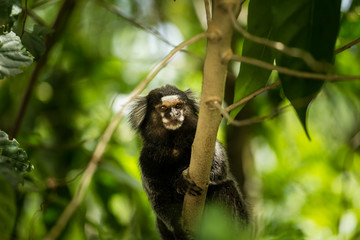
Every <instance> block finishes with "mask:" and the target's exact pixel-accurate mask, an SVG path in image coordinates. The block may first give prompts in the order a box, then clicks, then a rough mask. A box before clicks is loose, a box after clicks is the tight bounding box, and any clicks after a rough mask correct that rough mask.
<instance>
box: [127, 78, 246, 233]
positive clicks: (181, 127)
mask: <svg viewBox="0 0 360 240" xmlns="http://www.w3.org/2000/svg"><path fill="white" fill-rule="evenodd" d="M198 111H199V105H198V102H197V101H196V99H195V96H194V94H193V93H192V92H191V91H190V90H186V91H185V92H183V91H181V90H179V89H177V88H176V87H174V86H171V85H166V86H164V87H161V88H157V89H154V90H152V91H151V92H150V93H149V94H148V95H147V96H145V97H138V98H137V99H136V100H135V101H134V103H133V104H132V106H131V112H130V123H131V125H132V127H133V128H134V129H135V130H137V131H138V132H139V133H140V134H141V137H142V139H143V147H142V150H141V155H140V159H139V162H140V169H141V176H142V182H143V186H144V188H145V191H146V193H147V195H148V198H149V201H150V203H151V205H152V208H153V210H154V212H155V214H156V217H157V227H158V229H159V232H160V235H161V237H162V239H166V240H168V239H169V240H170V239H189V237H190V236H188V235H187V234H186V233H185V232H184V231H183V230H182V228H181V224H180V217H181V212H182V206H183V199H184V194H185V193H186V192H189V193H190V194H192V195H199V194H200V193H201V192H202V190H203V189H201V188H200V187H198V186H196V185H195V183H194V182H193V181H192V180H191V179H190V177H189V175H188V171H187V169H188V167H189V163H190V156H191V145H192V144H193V141H194V137H195V131H196V125H197V120H198V116H197V113H198ZM209 201H215V202H217V203H220V204H222V205H224V207H225V208H227V209H228V210H230V211H231V213H232V214H233V216H234V218H235V219H237V220H239V221H240V222H241V223H243V224H246V223H247V222H248V220H249V214H248V210H247V207H246V204H245V202H244V200H243V197H242V195H241V193H240V191H239V190H238V187H237V183H236V182H235V181H234V179H233V177H232V176H231V175H230V173H229V172H228V163H227V154H226V151H225V149H224V147H223V146H222V144H221V143H220V142H218V141H217V142H216V146H215V154H214V159H213V163H212V167H211V172H210V179H209V187H208V191H207V197H206V202H209Z"/></svg>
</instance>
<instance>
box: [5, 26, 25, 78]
mask: <svg viewBox="0 0 360 240" xmlns="http://www.w3.org/2000/svg"><path fill="white" fill-rule="evenodd" d="M31 63H32V58H31V57H30V56H29V55H28V54H27V53H26V52H24V51H22V45H21V41H20V38H19V37H18V36H16V34H15V33H14V32H10V33H7V34H5V35H1V36H0V79H2V78H4V77H9V76H13V75H16V74H19V73H21V72H22V70H21V68H22V67H26V66H29V65H30V64H31Z"/></svg>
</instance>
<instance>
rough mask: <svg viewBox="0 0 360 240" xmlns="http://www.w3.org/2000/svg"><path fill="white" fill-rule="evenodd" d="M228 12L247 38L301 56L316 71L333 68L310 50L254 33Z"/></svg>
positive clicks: (294, 55)
mask: <svg viewBox="0 0 360 240" xmlns="http://www.w3.org/2000/svg"><path fill="white" fill-rule="evenodd" d="M228 12H229V14H230V17H231V20H232V23H233V25H234V27H235V29H236V30H238V31H239V32H240V33H241V34H242V35H243V36H244V37H245V38H246V39H248V40H250V41H252V42H256V43H259V44H262V45H265V46H268V47H271V48H273V49H276V50H277V51H280V52H282V53H284V54H286V55H289V56H291V57H296V58H300V59H302V60H303V61H304V62H305V63H306V65H307V66H308V67H309V68H311V69H312V70H314V71H315V72H327V71H328V70H329V69H330V68H331V64H329V63H326V62H320V61H317V60H316V59H315V58H314V57H313V56H312V55H311V54H310V53H309V52H307V51H305V50H303V49H301V48H293V47H288V46H286V45H285V44H283V43H282V42H276V41H271V40H269V39H266V38H262V37H258V36H255V35H252V34H251V33H249V32H247V31H246V30H245V29H243V28H242V27H241V26H240V25H239V24H238V22H237V21H236V18H235V16H234V14H233V13H232V11H231V9H229V10H228Z"/></svg>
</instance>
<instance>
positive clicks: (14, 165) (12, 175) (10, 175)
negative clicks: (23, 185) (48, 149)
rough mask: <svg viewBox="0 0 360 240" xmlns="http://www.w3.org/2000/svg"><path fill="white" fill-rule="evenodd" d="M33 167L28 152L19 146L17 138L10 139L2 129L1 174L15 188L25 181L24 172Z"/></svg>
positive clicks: (0, 149)
mask: <svg viewBox="0 0 360 240" xmlns="http://www.w3.org/2000/svg"><path fill="white" fill-rule="evenodd" d="M31 169H32V165H31V164H30V161H29V160H28V159H27V155H26V152H25V151H24V150H23V149H21V148H19V143H18V142H17V141H16V140H15V139H13V140H9V138H8V136H7V134H6V133H5V132H3V131H1V130H0V175H2V176H4V177H5V178H6V179H7V180H8V181H9V182H10V183H11V185H12V186H13V187H14V188H15V187H16V185H17V184H18V183H20V182H22V181H23V174H24V173H26V172H28V171H30V170H31Z"/></svg>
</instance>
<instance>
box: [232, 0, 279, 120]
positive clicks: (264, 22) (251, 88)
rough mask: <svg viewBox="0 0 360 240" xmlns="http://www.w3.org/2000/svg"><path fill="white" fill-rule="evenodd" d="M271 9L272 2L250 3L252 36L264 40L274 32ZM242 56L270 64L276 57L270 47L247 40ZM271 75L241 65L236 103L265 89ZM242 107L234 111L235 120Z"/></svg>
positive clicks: (251, 66)
mask: <svg viewBox="0 0 360 240" xmlns="http://www.w3.org/2000/svg"><path fill="white" fill-rule="evenodd" d="M270 7H271V1H262V0H251V1H250V3H249V12H248V31H249V32H250V33H251V34H253V35H256V36H259V37H263V38H269V36H270V34H271V30H272V15H271V12H270V11H269V9H270ZM242 55H243V56H246V57H251V58H256V59H261V60H262V61H265V62H268V63H272V62H273V61H274V57H273V56H272V54H271V50H270V49H269V48H268V47H265V46H263V45H260V44H257V43H254V42H252V41H250V40H247V39H245V41H244V45H243V52H242ZM270 74H271V71H269V70H266V69H263V68H259V67H256V66H253V65H250V64H246V63H241V66H240V73H239V75H238V78H237V79H236V84H235V94H234V102H237V101H239V100H240V99H242V98H244V97H246V96H248V95H249V94H251V93H253V92H255V91H256V90H258V89H260V88H262V87H264V86H265V84H266V83H267V81H268V79H269V76H270ZM244 105H245V104H244ZM244 105H243V106H244ZM243 106H242V107H243ZM242 107H239V108H236V109H234V110H233V111H232V112H231V114H230V115H231V116H232V117H233V118H234V117H235V116H236V115H237V114H238V113H239V112H240V110H241V108H242Z"/></svg>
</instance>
